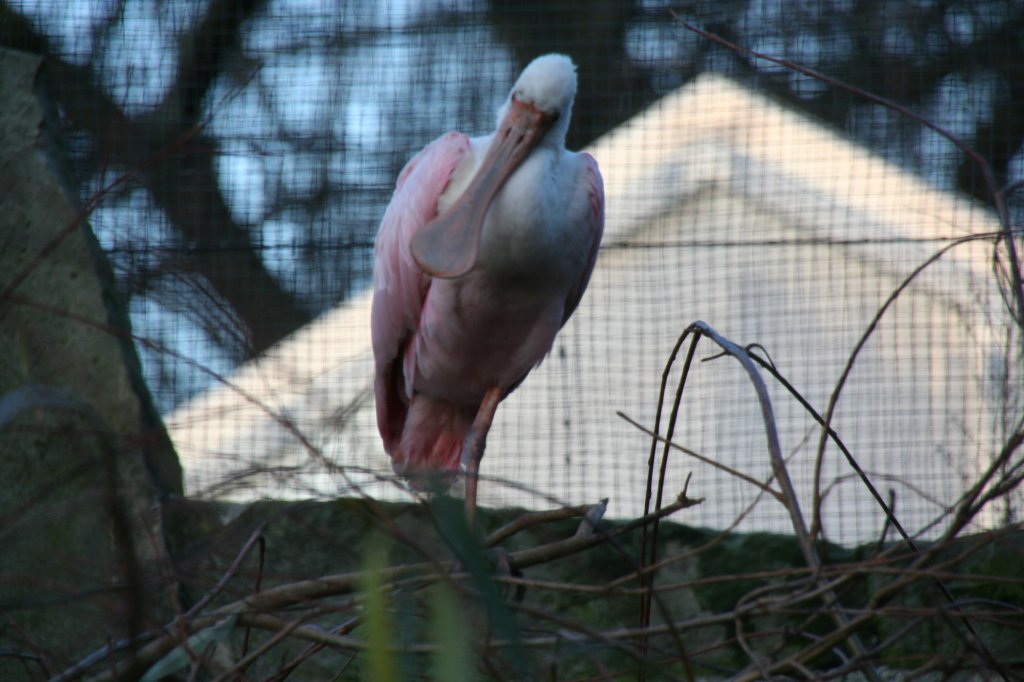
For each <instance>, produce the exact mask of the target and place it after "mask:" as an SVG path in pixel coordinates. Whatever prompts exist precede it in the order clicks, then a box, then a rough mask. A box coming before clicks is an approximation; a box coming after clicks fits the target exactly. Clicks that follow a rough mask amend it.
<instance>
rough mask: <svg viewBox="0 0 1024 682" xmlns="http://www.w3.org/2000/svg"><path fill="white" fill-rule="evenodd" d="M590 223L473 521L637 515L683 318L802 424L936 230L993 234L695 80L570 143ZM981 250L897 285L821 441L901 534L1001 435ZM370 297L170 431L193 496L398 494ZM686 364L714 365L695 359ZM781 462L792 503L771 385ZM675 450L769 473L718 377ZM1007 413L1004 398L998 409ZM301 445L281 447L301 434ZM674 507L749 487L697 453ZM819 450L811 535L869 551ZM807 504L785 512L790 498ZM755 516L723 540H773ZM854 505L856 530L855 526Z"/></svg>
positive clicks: (805, 432) (754, 424)
mask: <svg viewBox="0 0 1024 682" xmlns="http://www.w3.org/2000/svg"><path fill="white" fill-rule="evenodd" d="M590 151H591V152H592V153H593V154H594V156H595V157H596V158H597V159H598V162H599V163H600V165H601V169H602V172H603V174H604V177H605V187H606V204H607V228H606V234H605V242H604V248H603V249H602V253H601V257H600V259H599V261H598V265H597V268H596V270H595V273H594V276H593V280H592V282H591V286H590V289H589V290H588V292H587V294H586V296H584V299H583V303H582V305H581V306H580V309H579V310H578V311H577V314H576V316H575V317H574V318H573V319H572V320H571V321H570V323H569V324H568V325H567V326H566V328H565V329H564V330H563V332H562V334H561V335H560V336H559V339H558V340H557V341H556V342H555V348H554V350H553V352H552V354H551V356H550V357H549V358H548V359H547V360H546V361H545V362H544V364H543V365H542V366H541V367H540V368H539V369H537V370H536V371H535V372H534V373H533V374H531V376H530V377H529V378H528V379H527V380H526V382H525V383H524V384H523V386H522V387H521V388H520V389H519V390H518V391H516V392H515V393H514V394H513V395H512V396H510V397H509V399H508V400H506V401H505V403H504V404H503V405H502V406H501V407H500V408H499V410H498V417H497V419H496V422H495V425H494V428H493V430H492V432H491V435H490V437H489V439H488V450H487V456H486V457H485V458H484V461H483V467H482V472H481V473H482V475H483V476H484V477H486V478H489V479H492V480H487V481H485V482H484V483H482V485H481V503H482V504H485V505H501V504H518V505H524V506H533V507H548V506H550V505H551V504H552V503H553V502H554V501H565V502H571V503H582V502H594V501H596V500H598V499H600V498H603V497H610V498H611V504H610V507H609V512H610V514H612V515H615V516H627V515H634V514H637V513H639V511H640V509H641V507H642V503H643V497H644V481H645V479H646V462H647V456H648V448H649V442H648V440H647V438H646V437H645V436H643V435H642V434H640V433H639V432H638V431H636V430H635V429H634V428H633V427H631V426H629V425H628V424H626V423H625V422H624V421H622V420H621V419H619V418H617V417H616V416H615V412H616V411H622V412H625V413H627V414H629V415H630V416H631V417H632V418H634V419H637V420H638V421H640V422H642V423H645V424H653V420H654V407H655V402H656V399H657V390H658V385H659V383H660V378H661V371H662V366H663V364H664V362H665V359H666V357H667V355H668V353H669V351H670V350H671V348H672V345H673V343H674V342H675V339H676V337H677V335H678V334H679V332H680V331H681V330H682V329H683V328H684V327H685V326H686V325H687V324H688V323H689V322H691V321H693V320H695V319H703V320H705V321H706V322H708V323H709V324H710V325H711V326H712V327H715V328H716V329H717V330H719V331H720V332H721V333H723V334H724V335H726V336H728V337H729V338H731V339H732V340H733V341H735V342H737V343H740V344H745V343H753V342H757V343H760V344H762V345H763V346H764V347H765V348H767V350H768V351H769V353H771V356H772V358H773V360H774V361H775V363H776V364H777V365H778V367H779V369H780V370H781V371H782V372H783V373H784V374H785V375H786V376H787V377H788V378H789V379H790V380H791V381H792V383H794V384H795V385H796V386H797V387H798V388H799V389H800V390H801V391H802V392H803V393H804V395H805V396H806V397H807V398H809V399H810V400H811V401H812V402H813V403H814V404H815V405H816V406H818V407H819V409H822V410H823V409H824V407H825V404H826V402H827V399H828V396H829V393H830V392H831V390H832V387H833V385H834V383H835V381H836V379H837V378H838V376H839V373H840V370H841V369H842V367H843V365H844V364H845V362H846V360H847V357H848V356H849V353H850V352H851V350H852V349H853V347H854V345H855V343H856V342H857V340H858V338H859V337H860V335H861V334H862V333H863V331H864V329H865V328H866V326H867V324H868V323H869V322H870V320H871V319H872V317H873V316H874V315H875V313H876V311H877V309H878V308H879V306H880V305H881V304H882V302H883V301H884V300H885V299H886V297H887V296H888V294H889V293H890V292H891V291H892V290H894V289H895V288H896V287H897V286H898V284H899V282H900V281H901V280H902V279H903V278H904V277H905V276H906V275H908V274H909V273H910V272H911V271H912V270H913V269H914V268H915V267H917V266H918V265H920V264H921V263H922V262H924V261H925V259H926V258H928V257H929V256H930V255H932V254H933V253H934V252H935V251H936V250H937V249H939V248H940V247H941V246H942V245H943V244H944V243H945V242H944V241H943V240H945V239H948V238H950V237H957V236H963V235H966V234H973V233H981V232H994V231H997V230H998V225H997V224H996V223H995V221H994V219H993V218H992V216H991V215H990V213H989V212H988V211H986V210H985V209H984V208H983V207H980V206H979V205H977V204H976V203H973V202H970V201H967V200H964V199H961V198H958V197H955V196H952V195H949V194H947V193H943V192H938V191H935V190H934V189H932V188H931V187H929V186H928V185H926V184H925V183H923V182H922V181H921V180H920V179H918V178H916V177H915V176H914V175H913V174H911V173H909V172H906V171H904V170H901V169H899V168H897V167H895V166H893V165H892V164H889V163H887V162H885V161H883V160H881V159H879V158H878V157H876V156H873V155H871V154H869V153H868V152H866V151H864V150H863V149H861V148H858V147H856V146H854V145H851V144H849V143H848V142H846V141H844V140H843V139H842V138H840V137H839V136H837V135H835V134H834V133H831V132H829V131H827V130H825V129H823V128H822V127H820V126H818V125H816V124H815V123H813V122H811V121H809V120H808V119H806V118H803V117H801V116H799V115H797V114H795V113H793V112H790V111H788V110H786V109H784V108H781V107H779V106H778V105H776V104H775V103H773V102H771V101H769V100H767V99H765V98H763V97H760V96H758V95H755V94H752V93H751V92H749V91H747V90H745V89H743V88H741V87H739V86H737V85H735V84H734V83H732V82H731V81H728V80H726V79H723V78H721V77H718V76H713V75H706V76H703V77H701V78H700V79H698V80H697V81H695V82H694V83H692V84H691V85H689V86H687V87H685V88H683V89H681V90H680V91H679V92H677V93H675V94H674V95H672V96H670V97H666V98H664V99H663V100H661V101H659V102H658V103H657V104H655V105H654V106H652V107H651V108H650V109H648V110H647V111H645V112H644V113H643V114H641V115H639V116H637V117H636V118H634V119H633V120H631V121H629V122H628V123H626V124H624V125H623V126H620V127H619V128H618V129H616V130H615V131H613V132H612V133H610V134H609V135H607V136H605V137H604V138H602V139H601V140H600V141H598V143H597V144H595V145H594V147H593V148H592V149H591V150H590ZM991 250H992V245H991V243H990V242H981V241H979V242H973V243H970V244H964V245H962V246H958V247H956V248H955V249H953V250H952V251H951V252H950V253H948V254H946V255H945V256H944V257H943V258H942V259H941V260H940V261H939V263H937V264H936V265H935V266H933V267H931V268H929V269H928V270H927V271H926V272H925V273H924V275H923V276H922V277H921V278H920V280H918V281H916V282H915V283H914V284H913V285H912V286H911V287H910V288H908V290H907V291H906V292H904V294H903V295H902V296H901V297H900V299H899V300H898V302H897V303H896V304H895V305H894V306H893V308H892V309H891V310H890V311H889V313H887V315H886V316H885V317H884V318H883V321H882V323H881V325H880V326H879V329H878V330H877V332H876V334H875V335H874V336H873V337H872V339H871V340H870V341H869V342H868V344H867V346H866V347H865V350H864V352H863V354H862V356H861V358H860V360H859V361H858V364H857V365H856V366H855V369H854V372H853V374H852V375H851V378H850V381H849V383H848V385H847V387H846V389H845V391H844V394H843V395H844V397H843V398H842V400H841V401H840V404H839V410H838V411H837V413H836V420H835V423H834V425H835V427H836V428H837V430H838V431H839V432H840V434H841V435H842V436H843V438H844V440H845V441H846V442H847V444H848V445H850V447H851V449H852V450H853V452H854V454H855V455H856V456H857V457H858V459H859V461H860V462H861V464H862V466H864V468H865V469H867V470H868V471H870V472H872V473H873V474H874V476H875V477H876V485H878V486H879V487H880V488H883V489H887V488H893V489H895V490H896V491H897V511H901V512H902V513H903V517H902V518H903V520H904V523H905V524H906V525H909V526H910V527H912V528H917V527H922V526H924V525H926V524H927V523H928V521H929V520H931V519H932V518H933V517H934V516H936V515H938V514H939V513H940V512H941V506H942V505H944V504H948V503H949V501H950V500H952V499H954V496H956V495H958V494H959V492H960V491H961V490H962V489H963V485H964V479H965V478H969V477H970V476H972V475H974V473H975V472H976V471H977V469H978V467H979V466H982V465H983V464H984V460H985V458H986V457H988V456H989V455H990V453H991V449H992V448H993V447H994V443H995V442H996V440H997V438H998V433H997V429H998V423H999V414H1000V412H999V411H1000V410H1002V409H1007V405H1006V404H1005V401H1004V402H1000V399H996V398H995V396H997V395H998V394H999V392H998V390H997V389H998V384H999V382H1000V381H1001V377H1002V378H1003V379H1005V375H1006V371H1005V369H1004V368H1003V366H1002V365H1000V364H999V363H1000V362H1001V360H1000V358H1002V357H1003V356H1002V352H1001V349H1002V348H1004V347H1005V342H1006V341H1005V338H1003V337H1002V336H1001V335H1002V334H1005V332H1006V329H1007V326H1008V318H1007V316H1006V313H1005V312H1004V310H1003V308H1002V307H1001V301H1000V298H999V293H998V289H997V288H996V287H995V285H994V282H993V281H992V275H991V254H992V251H991ZM369 306H370V292H369V291H366V292H364V293H362V294H360V295H358V296H355V297H354V298H352V299H351V300H350V301H348V302H347V303H345V304H344V305H342V306H340V307H338V308H337V309H335V310H333V311H331V312H329V313H327V314H325V315H323V316H322V317H321V318H320V319H318V320H316V321H315V322H314V323H313V324H311V325H309V326H308V327H306V328H304V329H302V330H299V331H298V332H296V333H295V334H293V335H292V336H291V337H289V338H288V339H286V340H284V341H283V342H281V343H280V344H279V345H278V346H276V347H275V348H273V349H272V350H271V351H270V352H268V353H267V354H266V355H265V356H264V357H263V358H261V359H259V360H258V361H255V362H252V363H250V364H248V365H246V366H244V367H241V368H240V369H239V370H238V371H237V372H236V373H235V374H233V375H232V376H231V377H229V378H228V382H227V384H226V385H221V386H218V387H216V388H214V389H212V390H210V391H207V392H206V393H204V394H202V395H200V396H198V397H196V398H195V399H194V400H192V401H190V402H189V403H187V404H185V405H183V406H181V407H180V408H179V409H178V410H176V411H175V412H173V413H172V414H170V415H168V416H167V425H168V429H169V431H170V433H171V436H172V438H173V440H174V442H175V444H176V446H177V449H178V453H179V456H180V457H181V460H182V464H183V466H184V469H185V472H186V488H187V489H188V490H189V491H190V492H191V493H193V494H199V495H212V496H221V497H225V498H228V499H236V500H244V499H252V498H258V497H308V496H336V495H351V494H356V490H355V489H359V490H361V491H363V492H365V493H368V494H370V495H372V496H374V497H380V498H388V499H408V493H407V492H405V490H404V488H403V487H402V486H401V485H400V484H399V483H397V482H395V481H394V480H393V479H392V477H391V469H390V466H389V463H388V461H387V457H386V456H385V455H384V453H383V451H382V449H381V446H380V442H379V438H378V436H377V433H376V427H375V425H374V416H373V395H372V358H371V351H370V338H369ZM703 348H704V350H702V351H698V357H707V356H709V355H711V354H713V353H714V349H712V348H711V346H710V345H707V346H703ZM772 395H773V400H774V402H775V409H776V415H777V417H778V422H779V430H780V436H781V439H782V446H783V448H784V449H785V450H786V452H787V453H792V454H793V457H794V458H793V460H792V463H791V465H792V467H793V471H792V472H791V474H792V476H793V478H794V479H795V482H796V484H797V487H798V489H800V490H802V491H804V492H805V493H807V494H808V497H807V500H809V499H810V497H809V493H808V492H807V491H809V489H810V485H811V481H812V471H813V457H814V452H815V449H816V446H817V440H818V432H817V431H816V430H815V428H814V425H813V422H812V421H811V420H810V419H809V418H807V417H806V416H804V415H803V413H802V411H801V410H800V408H799V407H798V406H796V405H795V404H794V403H793V402H792V401H790V400H788V399H787V398H786V397H785V396H784V394H783V393H782V392H781V391H778V390H774V389H773V394H772ZM682 405H683V407H682V410H681V416H680V421H679V426H678V427H677V432H676V440H677V441H678V442H680V443H682V444H684V445H686V446H688V447H690V448H692V449H694V450H697V451H699V452H702V453H703V454H705V455H707V456H709V457H712V458H715V459H719V460H721V461H723V462H725V463H727V464H729V465H730V466H732V467H735V468H738V469H741V470H743V471H744V472H746V473H748V474H750V475H753V476H755V477H759V478H761V479H762V480H766V479H767V478H768V476H769V474H770V466H769V462H768V456H767V452H766V448H765V445H764V444H765V438H764V435H763V427H762V425H761V422H760V409H759V406H758V404H757V402H756V399H755V397H754V394H753V391H752V390H751V388H750V385H749V382H748V381H747V380H746V379H745V378H744V377H743V375H742V372H741V371H740V369H739V367H738V365H736V363H735V362H734V361H732V360H728V359H719V360H716V361H714V362H710V363H695V367H694V371H693V375H692V377H691V379H690V384H689V387H688V388H687V392H686V395H685V397H684V400H683V404H682ZM1010 407H1012V406H1010ZM299 433H301V434H302V437H301V438H300V437H299V436H298V434H299ZM673 457H674V458H675V459H674V460H673V462H672V464H671V465H670V470H671V472H672V474H671V481H672V485H673V486H674V487H673V488H670V489H669V490H670V494H674V492H676V491H678V489H679V487H681V483H682V481H683V480H684V479H685V477H686V474H687V473H688V472H691V471H692V472H693V479H692V481H691V483H690V494H691V496H703V497H706V498H707V501H706V502H705V504H704V505H702V506H700V507H697V508H695V509H694V510H690V511H689V512H687V514H688V515H687V516H686V517H683V518H682V519H681V520H683V521H686V522H689V523H695V524H696V523H699V524H704V525H714V526H725V525H728V524H729V523H731V522H732V521H733V520H734V519H735V518H736V517H737V516H738V515H739V514H741V513H742V511H743V510H744V509H746V508H747V506H748V505H749V504H751V503H752V502H753V501H754V500H755V498H756V493H757V491H756V489H754V488H753V487H752V486H750V485H749V484H747V483H742V482H740V481H737V480H735V479H734V478H732V477H729V476H728V475H726V474H723V473H721V472H718V471H716V470H714V469H713V468H711V467H709V466H707V465H704V464H699V463H697V462H695V461H692V460H685V459H683V456H682V455H673ZM849 473H850V471H849V469H848V467H847V466H846V465H845V464H844V463H843V462H841V461H840V459H839V455H838V452H837V451H836V450H835V449H834V448H830V450H829V453H828V457H827V459H826V467H825V474H826V479H825V480H826V481H829V480H832V479H836V480H837V481H838V482H837V484H836V485H835V486H834V487H833V489H832V492H831V493H830V495H829V496H828V497H827V498H826V502H825V506H824V510H825V520H826V531H827V532H828V534H829V536H830V537H832V538H834V539H840V540H844V541H854V540H860V539H864V538H870V537H872V536H873V535H874V533H876V532H877V530H878V529H879V528H880V527H881V525H882V521H881V515H880V513H878V512H877V511H876V510H875V509H874V508H873V507H872V506H871V504H870V503H869V502H868V501H867V498H866V495H865V493H863V491H862V490H861V488H860V485H859V484H858V483H856V482H854V481H850V480H848V479H847V478H846V477H847V476H848V474H849ZM805 506H806V503H805ZM776 507H777V505H776V504H775V503H774V501H772V500H767V499H765V500H761V501H760V503H759V506H758V507H757V508H756V509H755V510H754V511H753V512H751V513H750V514H749V515H748V516H747V517H746V519H745V521H744V525H743V526H742V527H743V528H744V529H750V528H755V527H756V528H763V529H771V530H779V531H786V530H788V528H789V527H788V519H787V516H786V514H785V512H784V510H782V509H776ZM851 512H855V513H851Z"/></svg>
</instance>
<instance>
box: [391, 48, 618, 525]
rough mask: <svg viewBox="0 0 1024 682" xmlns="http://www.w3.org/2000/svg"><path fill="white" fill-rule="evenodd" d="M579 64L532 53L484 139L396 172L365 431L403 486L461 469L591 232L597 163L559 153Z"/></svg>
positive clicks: (585, 256)
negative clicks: (373, 424) (372, 403)
mask: <svg viewBox="0 0 1024 682" xmlns="http://www.w3.org/2000/svg"><path fill="white" fill-rule="evenodd" d="M575 96H576V67H575V65H574V64H573V63H572V60H570V59H569V58H568V57H565V56H562V55H546V56H543V57H539V58H537V59H535V60H534V61H533V62H531V63H530V65H529V66H527V67H526V70H525V71H523V73H522V75H521V76H520V77H519V80H517V81H516V83H515V85H514V86H513V87H512V91H511V92H510V93H509V96H508V99H507V100H506V101H505V104H504V105H503V106H502V108H501V111H500V112H499V117H498V129H497V131H496V132H495V133H494V134H493V135H489V136H486V137H475V138H469V137H467V136H466V135H463V134H462V133H455V132H451V133H447V134H446V135H443V136H442V137H440V138H439V139H437V140H435V141H434V142H432V143H431V144H429V145H428V146H427V147H426V148H425V149H423V150H422V151H421V152H420V153H419V154H417V155H416V156H415V157H414V158H413V159H412V160H411V161H409V163H408V164H407V165H406V166H405V168H404V169H403V170H402V172H401V174H400V175H399V176H398V182H397V183H396V188H395V193H394V196H393V197H392V198H391V203H390V204H389V205H388V208H387V211H386V212H385V213H384V218H383V220H382V221H381V225H380V230H379V231H378V233H377V241H376V248H375V256H374V267H373V287H374V295H373V311H372V332H373V354H374V360H375V363H376V379H375V382H374V391H375V394H376V399H377V427H378V429H379V430H380V435H381V438H382V439H383V441H384V449H385V450H386V451H387V452H388V454H389V455H390V456H391V464H392V467H393V468H394V470H395V472H396V473H398V474H399V475H402V476H405V477H406V478H408V479H409V480H410V482H411V483H412V485H413V486H414V487H424V486H427V485H438V484H440V485H442V486H447V485H449V484H450V483H451V482H452V481H454V480H455V479H456V478H457V477H458V475H459V474H460V472H461V471H465V474H466V512H467V515H468V517H469V518H470V520H472V518H473V515H474V512H475V509H476V489H477V477H478V474H479V467H480V460H481V458H482V457H483V450H484V443H485V440H486V437H487V432H488V430H489V429H490V426H491V421H492V419H493V417H494V412H495V409H496V408H497V406H498V403H499V402H500V401H501V400H503V399H504V398H505V397H506V396H507V395H508V394H509V393H511V392H512V391H513V390H514V389H515V388H516V387H517V386H518V385H519V384H520V383H522V381H523V379H525V378H526V375H527V374H528V373H529V372H530V370H531V369H533V368H534V367H536V366H537V365H538V364H539V363H540V362H541V360H543V359H544V357H545V355H547V353H548V352H549V351H550V350H551V346H552V343H553V342H554V339H555V335H556V334H557V333H558V330H559V329H561V327H562V325H564V324H565V322H566V320H568V319H569V316H570V315H572V313H573V311H574V310H575V309H576V306H577V305H578V304H579V302H580V297H581V296H582V295H583V291H584V289H586V286H587V282H588V280H589V279H590V273H591V271H593V269H594V262H595V260H596V259H597V249H598V245H599V244H600V242H601V235H602V233H603V231H604V187H603V184H602V180H601V173H600V171H599V170H598V168H597V162H596V161H595V160H594V158H593V157H592V156H590V155H589V154H586V153H574V152H570V151H567V150H566V149H565V135H566V132H567V131H568V129H569V119H570V116H571V114H572V104H573V99H574V98H575Z"/></svg>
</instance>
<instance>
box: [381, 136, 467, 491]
mask: <svg viewBox="0 0 1024 682" xmlns="http://www.w3.org/2000/svg"><path fill="white" fill-rule="evenodd" d="M469 147H470V144H469V138H467V137H466V136H465V135H462V134H460V133H448V134H446V135H443V136H442V137H440V138H438V139H437V140H435V141H434V142H432V143H430V144H429V145H428V146H427V147H425V148H424V149H423V150H422V151H421V152H420V153H419V154H417V155H416V156H415V157H413V159H412V160H411V161H409V163H408V164H406V166H405V168H404V169H403V170H402V172H401V174H400V175H399V176H398V181H397V183H396V187H395V193H394V195H393V196H392V198H391V203H390V204H388V208H387V210H386V211H385V213H384V218H383V219H382V221H381V226H380V230H379V231H378V233H377V240H376V244H375V249H374V268H373V290H374V291H373V307H372V311H371V323H370V324H371V329H372V336H373V355H374V360H375V364H376V379H375V381H374V392H375V394H376V402H377V426H378V429H379V430H380V434H381V437H382V439H383V441H384V449H385V450H386V451H387V452H388V454H389V455H391V456H392V458H394V459H393V464H394V466H395V469H396V471H397V472H398V473H403V471H404V470H405V469H406V468H407V467H411V468H413V469H415V468H417V464H422V463H423V461H425V460H427V459H429V458H432V457H441V458H442V459H452V458H454V460H455V463H456V465H457V462H458V456H459V451H460V449H461V446H462V438H463V437H464V435H465V429H468V426H469V422H466V424H465V426H464V427H463V424H462V422H464V421H466V419H465V417H464V415H462V414H456V412H459V411H458V410H455V409H454V408H452V407H451V406H445V405H443V404H439V403H434V401H426V400H418V401H416V402H418V403H420V404H418V405H412V404H411V403H412V402H413V401H412V398H413V396H412V395H411V380H412V378H411V377H406V376H405V372H404V369H403V364H404V361H405V355H406V349H407V347H408V345H409V340H410V338H411V337H412V336H413V334H414V333H415V331H416V329H417V327H418V326H419V323H420V315H421V313H422V310H423V303H424V301H425V300H426V297H427V294H428V292H429V290H430V281H431V280H430V278H429V277H428V276H427V275H426V274H424V273H423V271H422V270H420V268H419V266H418V265H416V262H415V261H414V260H413V258H412V254H411V253H410V252H409V243H410V241H411V240H412V237H413V235H414V234H416V232H417V231H418V230H420V229H421V228H422V227H423V226H424V225H426V224H427V223H428V222H429V221H430V220H431V219H433V218H434V217H435V216H436V215H437V201H438V198H439V197H440V196H441V194H442V193H443V192H444V190H445V188H446V187H447V186H448V183H449V181H450V180H451V178H452V176H453V175H454V173H455V170H456V168H458V166H459V163H460V162H461V161H462V160H463V158H465V156H466V154H467V153H468V152H469ZM410 409H412V410H413V414H410ZM439 410H440V412H442V413H438V411H439ZM447 412H452V414H447ZM472 416H473V415H472V414H470V415H469V417H468V419H469V421H471V420H472ZM424 429H426V430H428V431H432V432H433V433H422V431H423V430H424ZM413 431H420V432H421V438H419V439H417V440H418V441H419V442H422V443H424V444H427V443H430V447H429V449H428V451H426V452H410V451H408V450H409V449H410V448H409V447H408V446H409V445H410V444H409V443H408V442H407V443H406V447H405V448H403V446H402V440H403V438H402V436H403V432H406V433H407V435H408V434H409V433H411V432H413ZM405 440H406V441H409V440H410V439H409V438H408V437H407V438H406V439H405ZM403 450H404V451H403Z"/></svg>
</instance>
